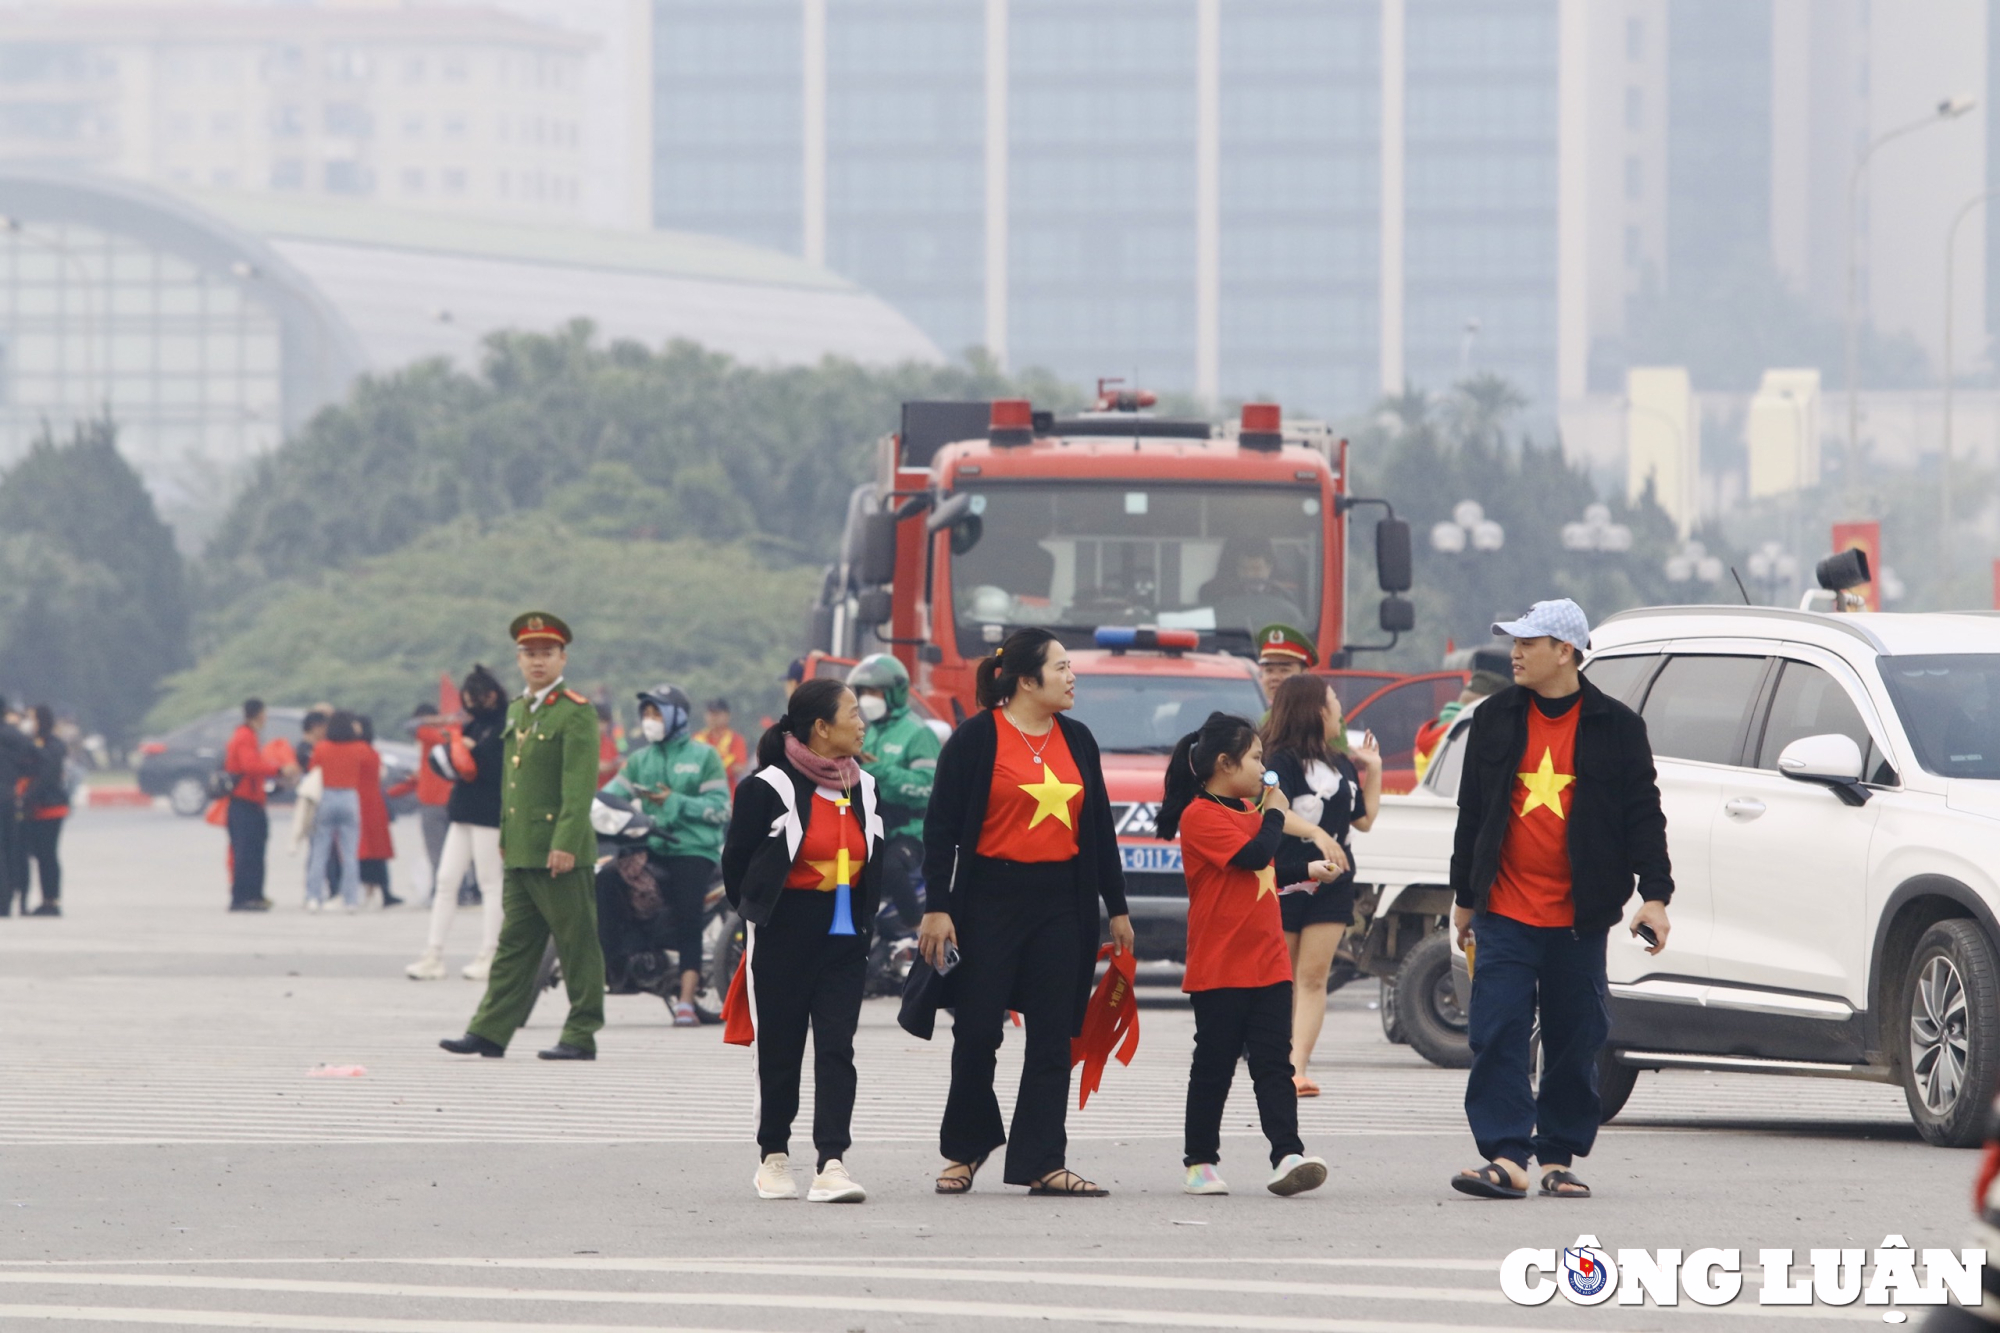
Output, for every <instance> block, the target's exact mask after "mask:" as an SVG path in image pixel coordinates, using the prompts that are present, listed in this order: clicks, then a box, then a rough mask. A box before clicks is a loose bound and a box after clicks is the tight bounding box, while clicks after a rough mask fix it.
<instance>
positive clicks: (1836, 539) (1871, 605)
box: [1833, 518, 1882, 611]
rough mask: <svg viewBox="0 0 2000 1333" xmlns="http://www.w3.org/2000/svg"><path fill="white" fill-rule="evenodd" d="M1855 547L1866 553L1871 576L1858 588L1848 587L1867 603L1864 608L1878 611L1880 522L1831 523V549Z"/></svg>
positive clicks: (1880, 551)
mask: <svg viewBox="0 0 2000 1333" xmlns="http://www.w3.org/2000/svg"><path fill="white" fill-rule="evenodd" d="M1850 547H1851V548H1855V549H1859V550H1862V551H1865V552H1867V553H1868V572H1869V574H1870V575H1872V576H1873V577H1872V578H1870V579H1869V581H1868V582H1866V583H1864V584H1862V585H1861V586H1860V587H1858V588H1850V589H1848V591H1849V592H1852V593H1853V594H1855V595H1856V596H1857V597H1859V598H1861V600H1862V601H1863V602H1864V603H1866V604H1867V607H1866V609H1868V610H1870V611H1880V610H1881V609H1882V594H1881V591H1880V584H1879V580H1880V579H1881V577H1882V524H1881V523H1880V522H1879V521H1878V520H1876V519H1872V518H1871V519H1868V520H1866V521H1863V522H1856V523H1836V524H1834V525H1833V549H1834V551H1835V552H1836V553H1838V552H1841V551H1845V550H1848V549H1849V548H1850Z"/></svg>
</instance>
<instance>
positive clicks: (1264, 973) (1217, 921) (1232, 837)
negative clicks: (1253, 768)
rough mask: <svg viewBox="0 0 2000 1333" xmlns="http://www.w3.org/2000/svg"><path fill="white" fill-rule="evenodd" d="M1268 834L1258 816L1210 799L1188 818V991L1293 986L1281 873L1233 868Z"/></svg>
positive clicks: (1184, 842)
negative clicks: (1246, 850)
mask: <svg viewBox="0 0 2000 1333" xmlns="http://www.w3.org/2000/svg"><path fill="white" fill-rule="evenodd" d="M1263 826H1264V816H1263V815H1262V814H1260V813H1258V812H1257V811H1255V810H1240V809H1239V810H1232V809H1230V808H1229V807H1228V806H1225V805H1222V804H1219V803H1218V802H1215V801H1212V800H1209V799H1208V798H1207V797H1199V798H1197V799H1196V800H1195V802H1194V803H1193V804H1192V805H1190V806H1188V808H1187V811H1186V813H1184V814H1182V815H1181V835H1180V836H1181V869H1182V872H1183V873H1184V874H1185V875H1186V876H1187V889H1188V922H1187V970H1186V971H1185V972H1183V973H1182V974H1181V989H1182V990H1184V991H1198V990H1221V989H1223V988H1224V987H1232V986H1271V985H1275V984H1277V983H1278V982H1280V981H1290V980H1291V979H1292V960H1291V955H1289V954H1288V953H1286V952H1285V919H1284V916H1283V914H1282V913H1280V912H1279V911H1278V876H1277V873H1276V872H1275V871H1274V870H1273V869H1272V868H1271V867H1270V866H1269V865H1266V866H1265V867H1264V868H1263V869H1262V870H1244V869H1241V868H1239V867H1237V866H1233V865H1231V864H1229V861H1230V858H1231V857H1233V856H1235V855H1236V854H1237V853H1238V852H1240V851H1242V850H1243V845H1244V844H1245V843H1247V842H1249V841H1251V840H1252V839H1253V838H1255V837H1256V836H1257V835H1258V833H1259V832H1260V831H1261V830H1262V828H1263Z"/></svg>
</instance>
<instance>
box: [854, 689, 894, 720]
mask: <svg viewBox="0 0 2000 1333" xmlns="http://www.w3.org/2000/svg"><path fill="white" fill-rule="evenodd" d="M887 716H889V703H888V701H887V700H886V699H884V698H883V697H882V696H881V695H879V694H864V695H862V696H861V717H862V720H863V721H866V722H880V721H881V720H882V719H883V718H885V717H887Z"/></svg>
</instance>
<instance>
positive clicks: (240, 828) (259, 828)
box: [229, 796, 271, 907]
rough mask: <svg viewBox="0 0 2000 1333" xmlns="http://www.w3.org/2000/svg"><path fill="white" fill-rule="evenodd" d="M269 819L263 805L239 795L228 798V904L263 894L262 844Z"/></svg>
mask: <svg viewBox="0 0 2000 1333" xmlns="http://www.w3.org/2000/svg"><path fill="white" fill-rule="evenodd" d="M270 836H271V821H270V819H269V818H268V817H267V816H266V815H265V813H264V807H263V806H262V805H259V804H258V803H257V802H255V801H246V800H244V799H243V798H242V797H240V796H232V797H230V798H229V866H230V876H229V905H230V906H231V907H241V906H243V905H244V904H246V903H254V902H257V901H258V900H259V899H261V898H262V897H263V896H264V844H265V843H266V842H267V841H269V840H270Z"/></svg>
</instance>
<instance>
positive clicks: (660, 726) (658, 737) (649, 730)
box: [639, 717, 667, 745]
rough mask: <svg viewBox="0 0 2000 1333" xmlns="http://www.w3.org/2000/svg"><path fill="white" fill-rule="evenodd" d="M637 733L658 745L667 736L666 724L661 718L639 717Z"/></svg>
mask: <svg viewBox="0 0 2000 1333" xmlns="http://www.w3.org/2000/svg"><path fill="white" fill-rule="evenodd" d="M639 734H640V735H642V736H644V737H645V738H646V739H647V740H649V741H651V742H652V743H653V744H655V745H658V744H659V743H660V742H661V741H663V740H665V739H666V738H667V724H666V722H665V721H664V720H663V719H661V718H657V717H642V718H640V719H639Z"/></svg>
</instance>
